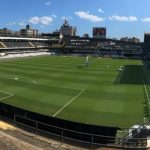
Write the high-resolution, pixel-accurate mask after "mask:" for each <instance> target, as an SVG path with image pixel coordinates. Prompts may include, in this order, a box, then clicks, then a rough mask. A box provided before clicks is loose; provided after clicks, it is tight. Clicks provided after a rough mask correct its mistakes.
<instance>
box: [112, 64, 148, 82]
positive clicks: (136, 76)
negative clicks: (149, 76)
mask: <svg viewBox="0 0 150 150" xmlns="http://www.w3.org/2000/svg"><path fill="white" fill-rule="evenodd" d="M143 76H144V75H143V68H142V66H141V65H125V66H124V69H123V70H122V71H119V70H118V76H117V78H116V80H115V81H114V82H115V84H131V85H132V84H133V85H143V84H144V81H143V80H144V77H143ZM145 84H146V85H148V84H147V83H146V82H145Z"/></svg>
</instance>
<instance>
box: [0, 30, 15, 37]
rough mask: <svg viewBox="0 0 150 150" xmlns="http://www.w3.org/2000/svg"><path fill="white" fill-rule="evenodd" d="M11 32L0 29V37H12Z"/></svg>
mask: <svg viewBox="0 0 150 150" xmlns="http://www.w3.org/2000/svg"><path fill="white" fill-rule="evenodd" d="M12 34H13V32H12V31H11V30H9V29H7V28H3V29H0V36H12Z"/></svg>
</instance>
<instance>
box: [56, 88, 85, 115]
mask: <svg viewBox="0 0 150 150" xmlns="http://www.w3.org/2000/svg"><path fill="white" fill-rule="evenodd" d="M84 91H85V89H83V90H82V91H80V92H79V93H78V94H77V95H76V96H74V97H73V98H72V99H71V100H70V101H69V102H68V103H66V104H65V105H64V106H63V107H62V108H61V109H60V110H58V111H57V112H56V113H55V114H54V115H53V117H55V116H56V115H58V114H59V113H60V112H61V111H62V110H63V109H65V108H66V107H67V106H68V105H69V104H71V103H72V102H73V101H74V100H75V99H76V98H77V97H79V96H80V95H81V94H82V93H83V92H84Z"/></svg>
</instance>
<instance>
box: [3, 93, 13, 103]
mask: <svg viewBox="0 0 150 150" xmlns="http://www.w3.org/2000/svg"><path fill="white" fill-rule="evenodd" d="M0 93H4V94H7V95H8V96H5V97H2V98H0V101H2V100H4V99H7V98H9V97H12V96H13V95H14V94H11V93H7V92H3V91H0Z"/></svg>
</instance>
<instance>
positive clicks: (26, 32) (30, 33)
mask: <svg viewBox="0 0 150 150" xmlns="http://www.w3.org/2000/svg"><path fill="white" fill-rule="evenodd" d="M37 35H38V30H36V29H32V28H31V26H30V25H26V29H21V30H20V36H23V37H37Z"/></svg>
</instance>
